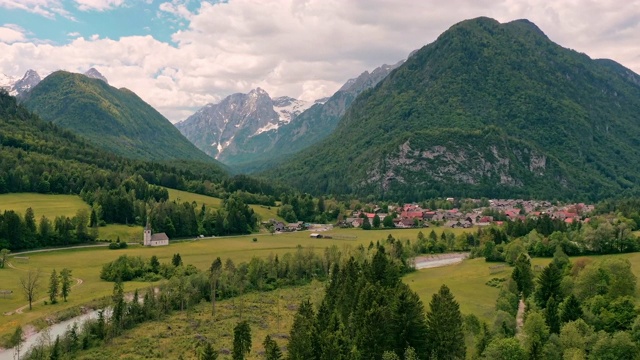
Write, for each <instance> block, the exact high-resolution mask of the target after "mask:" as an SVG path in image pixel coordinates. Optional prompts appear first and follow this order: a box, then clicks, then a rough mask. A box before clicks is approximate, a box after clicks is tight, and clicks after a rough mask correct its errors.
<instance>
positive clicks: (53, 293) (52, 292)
mask: <svg viewBox="0 0 640 360" xmlns="http://www.w3.org/2000/svg"><path fill="white" fill-rule="evenodd" d="M58 281H59V280H58V274H57V273H56V269H53V271H52V272H51V279H50V280H49V301H50V302H51V303H52V304H55V303H57V302H58V292H59V287H58Z"/></svg>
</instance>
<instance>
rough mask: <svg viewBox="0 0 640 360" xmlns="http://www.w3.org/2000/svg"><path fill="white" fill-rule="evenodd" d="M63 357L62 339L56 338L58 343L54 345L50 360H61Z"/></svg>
mask: <svg viewBox="0 0 640 360" xmlns="http://www.w3.org/2000/svg"><path fill="white" fill-rule="evenodd" d="M61 357H62V349H61V348H60V337H59V336H56V341H55V342H54V343H53V347H52V348H51V353H50V354H49V360H59V359H61Z"/></svg>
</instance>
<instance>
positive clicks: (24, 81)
mask: <svg viewBox="0 0 640 360" xmlns="http://www.w3.org/2000/svg"><path fill="white" fill-rule="evenodd" d="M41 80H42V79H41V78H40V75H38V73H37V72H36V71H35V70H27V72H26V73H25V74H24V76H23V77H22V78H20V79H17V78H14V77H12V76H7V75H5V74H0V88H3V89H5V90H7V92H9V95H11V96H16V97H18V98H22V97H24V95H26V94H27V93H28V92H29V91H31V89H33V88H34V87H35V86H36V85H38V83H40V81H41Z"/></svg>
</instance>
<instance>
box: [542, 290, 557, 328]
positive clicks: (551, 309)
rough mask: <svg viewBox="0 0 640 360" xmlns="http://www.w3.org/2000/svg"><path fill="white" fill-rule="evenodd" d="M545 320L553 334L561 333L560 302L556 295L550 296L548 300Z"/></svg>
mask: <svg viewBox="0 0 640 360" xmlns="http://www.w3.org/2000/svg"><path fill="white" fill-rule="evenodd" d="M544 315H545V321H546V324H547V326H549V332H551V333H552V334H559V333H560V316H559V315H558V303H557V302H556V299H555V298H554V297H550V298H549V301H547V307H546V308H545V309H544Z"/></svg>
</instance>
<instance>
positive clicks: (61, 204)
mask: <svg viewBox="0 0 640 360" xmlns="http://www.w3.org/2000/svg"><path fill="white" fill-rule="evenodd" d="M28 208H32V209H33V212H34V214H35V218H36V220H39V219H40V218H41V217H42V216H43V215H44V216H45V217H47V218H49V219H50V220H53V219H55V217H56V216H60V215H64V216H68V217H73V216H75V215H76V213H77V212H78V210H80V209H87V210H89V209H90V208H89V205H88V204H87V203H85V202H84V201H82V199H81V198H80V197H79V196H77V195H43V194H33V193H18V194H2V195H0V211H5V210H13V211H15V212H18V213H20V214H21V215H23V216H24V213H25V211H26V210H27V209H28Z"/></svg>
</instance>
